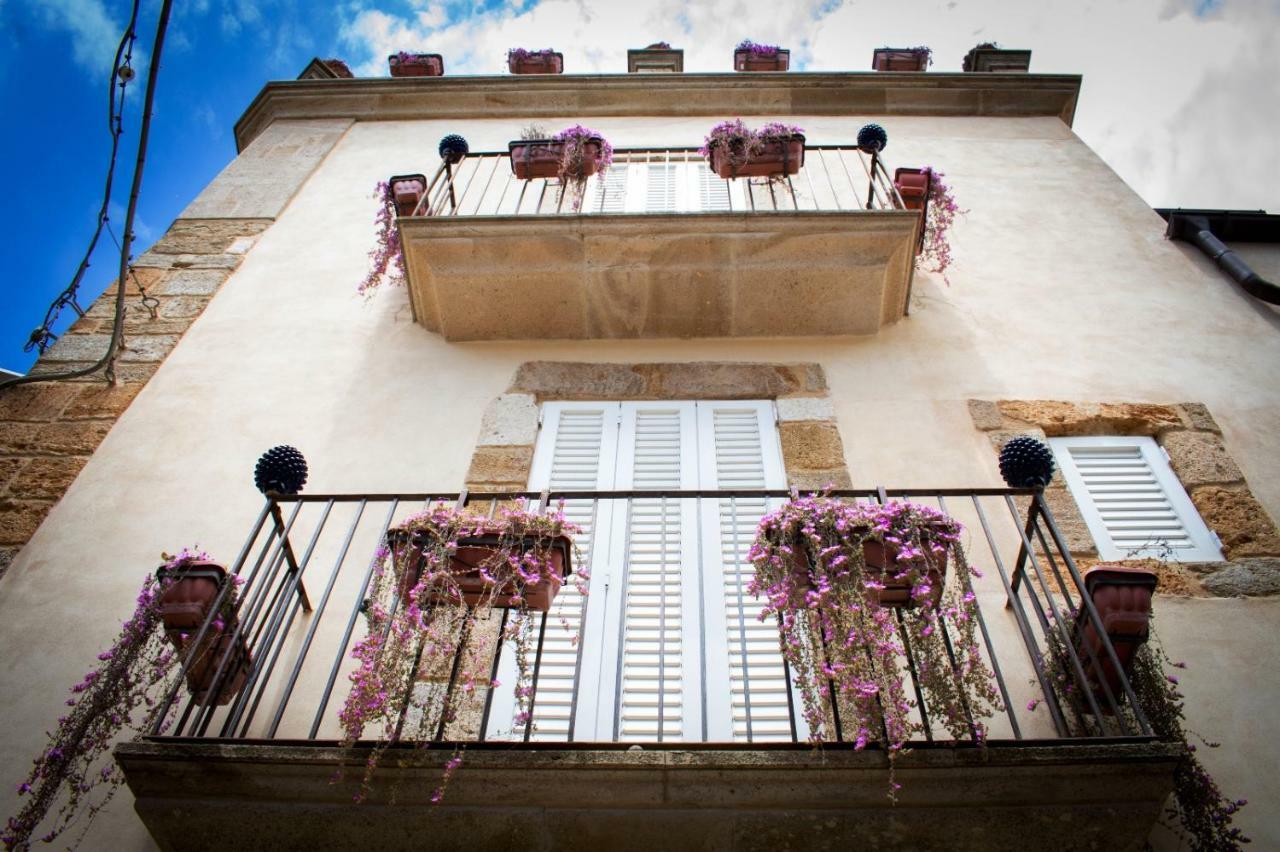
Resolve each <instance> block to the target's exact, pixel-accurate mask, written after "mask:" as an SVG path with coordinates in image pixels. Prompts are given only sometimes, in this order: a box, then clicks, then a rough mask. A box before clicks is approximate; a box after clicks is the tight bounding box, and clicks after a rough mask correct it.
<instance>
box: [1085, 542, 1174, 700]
mask: <svg viewBox="0 0 1280 852" xmlns="http://www.w3.org/2000/svg"><path fill="white" fill-rule="evenodd" d="M1156 584H1157V579H1156V575H1155V574H1154V573H1153V572H1151V571H1148V570H1146V569H1145V568H1128V567H1125V566H1123V565H1108V564H1100V565H1095V566H1094V567H1093V568H1090V569H1089V570H1088V571H1086V572H1085V575H1084V586H1085V590H1086V591H1087V592H1088V594H1089V597H1090V598H1091V599H1092V600H1093V605H1094V607H1095V608H1096V609H1097V610H1098V616H1099V618H1100V619H1101V621H1102V628H1103V630H1105V631H1106V634H1107V636H1108V637H1109V638H1110V639H1111V644H1112V646H1113V647H1114V648H1115V649H1116V658H1117V659H1118V660H1119V661H1120V667H1121V669H1122V670H1123V671H1124V674H1125V675H1126V676H1127V675H1128V674H1129V672H1130V671H1132V669H1133V658H1134V656H1135V655H1136V654H1137V653H1138V649H1139V648H1141V647H1142V645H1143V644H1144V643H1145V642H1146V641H1147V638H1148V637H1149V636H1150V635H1151V597H1152V595H1153V594H1154V593H1155V590H1156ZM1073 633H1074V636H1075V648H1076V654H1077V655H1078V656H1079V657H1080V663H1081V665H1082V666H1083V667H1084V674H1085V678H1086V680H1087V681H1088V684H1089V689H1090V690H1091V691H1092V692H1093V695H1094V698H1096V699H1097V700H1098V701H1099V702H1105V701H1106V692H1105V690H1104V689H1103V686H1102V685H1103V684H1104V683H1105V684H1106V685H1107V687H1109V688H1110V690H1111V695H1112V696H1113V697H1115V699H1116V700H1117V701H1119V700H1120V698H1121V696H1122V695H1123V694H1124V690H1123V688H1122V687H1121V685H1120V680H1121V678H1120V672H1119V671H1117V669H1116V667H1115V664H1114V663H1112V662H1111V655H1110V654H1108V653H1107V652H1106V650H1105V649H1104V648H1103V647H1102V637H1101V636H1100V635H1099V633H1098V631H1097V630H1096V629H1095V628H1094V625H1093V620H1092V619H1090V618H1089V614H1088V613H1087V612H1086V611H1084V609H1083V607H1082V608H1081V611H1080V613H1079V614H1078V615H1077V616H1076V622H1075V629H1074V631H1073ZM1090 652H1092V654H1091V653H1090ZM1095 657H1096V658H1097V663H1096V664H1095V663H1094V658H1095ZM1104 709H1108V708H1105V707H1104Z"/></svg>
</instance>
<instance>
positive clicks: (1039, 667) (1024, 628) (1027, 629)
mask: <svg viewBox="0 0 1280 852" xmlns="http://www.w3.org/2000/svg"><path fill="white" fill-rule="evenodd" d="M970 499H971V500H972V501H973V508H974V510H975V511H977V513H978V521H979V522H980V523H981V524H982V532H983V533H984V534H985V535H986V537H987V545H988V547H989V548H990V549H991V556H992V559H994V560H995V564H996V573H998V574H999V575H1000V581H1001V582H1002V583H1003V584H1004V590H1005V595H1006V596H1007V598H1008V599H1009V600H1010V601H1012V603H1013V618H1014V621H1015V622H1017V625H1018V632H1019V633H1021V634H1022V644H1023V645H1024V646H1025V647H1026V649H1027V655H1028V656H1029V657H1030V658H1031V667H1032V668H1033V669H1034V670H1035V673H1036V679H1037V680H1038V681H1039V682H1040V692H1041V694H1042V695H1043V696H1044V699H1045V705H1046V706H1047V707H1048V708H1049V717H1050V719H1052V721H1053V727H1054V730H1055V731H1057V732H1058V736H1060V737H1065V736H1066V735H1067V720H1066V717H1064V716H1063V715H1062V708H1061V707H1060V706H1059V705H1058V697H1057V693H1055V692H1054V691H1053V689H1051V688H1050V686H1049V675H1048V674H1047V673H1046V672H1045V670H1044V661H1043V659H1042V658H1041V654H1040V646H1039V644H1038V643H1037V642H1036V637H1035V633H1034V631H1032V629H1031V621H1030V619H1028V618H1027V613H1026V610H1025V609H1023V607H1022V600H1021V599H1020V598H1019V597H1018V596H1017V595H1016V594H1014V592H1013V588H1012V587H1011V585H1010V583H1009V575H1008V573H1007V572H1006V571H1005V567H1004V560H1003V559H1002V558H1001V557H1000V548H999V547H997V546H996V542H995V538H994V537H993V536H992V534H991V526H990V524H989V523H988V522H987V513H986V512H984V511H983V510H982V503H981V501H979V500H978V497H977V495H971V497H970ZM993 656H994V655H993ZM1005 702H1006V705H1005V706H1006V709H1007V710H1008V712H1009V720H1010V722H1011V723H1012V724H1013V725H1014V727H1015V728H1016V727H1017V724H1018V723H1017V720H1016V718H1015V716H1014V710H1013V704H1011V703H1009V701H1008V698H1007V697H1006V699H1005Z"/></svg>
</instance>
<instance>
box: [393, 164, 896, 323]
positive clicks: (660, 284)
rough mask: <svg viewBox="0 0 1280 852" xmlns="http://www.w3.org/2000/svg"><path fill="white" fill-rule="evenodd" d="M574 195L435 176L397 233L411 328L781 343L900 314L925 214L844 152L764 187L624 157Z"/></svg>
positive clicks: (483, 167)
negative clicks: (578, 196)
mask: <svg viewBox="0 0 1280 852" xmlns="http://www.w3.org/2000/svg"><path fill="white" fill-rule="evenodd" d="M570 196H571V193H569V192H566V188H565V187H564V186H562V185H561V184H560V183H559V181H557V180H555V179H533V180H527V181H526V180H516V179H515V178H514V177H513V176H512V170H511V159H510V155H509V154H507V153H490V154H473V155H469V156H467V157H465V158H464V159H463V160H462V162H461V163H459V164H457V165H455V166H445V165H442V166H441V168H440V171H439V172H438V173H437V174H436V175H435V177H434V178H433V180H432V181H431V183H430V186H429V188H428V191H427V193H426V196H425V197H424V199H423V202H422V203H421V205H420V206H419V207H418V209H417V211H416V212H415V215H413V216H406V217H401V218H400V220H399V226H400V233H401V237H402V242H403V245H404V251H405V261H406V267H407V274H408V279H409V291H410V297H411V300H412V304H413V310H414V315H415V317H416V318H417V320H418V322H420V323H422V324H423V325H424V326H426V327H427V328H429V329H431V330H432V331H436V332H438V333H440V334H442V335H443V336H444V337H445V338H446V339H448V340H496V339H514V340H529V339H557V338H559V339H563V338H570V339H574V338H576V339H582V338H593V339H598V338H658V337H686V338H687V337H777V336H815V335H846V334H872V333H875V332H876V331H878V330H879V329H880V327H881V326H883V325H885V324H888V323H892V322H895V321H897V320H898V319H900V318H901V317H902V316H903V315H904V314H905V313H906V310H907V301H908V296H909V294H910V289H911V281H912V276H913V274H914V261H915V246H916V244H917V243H918V241H919V228H920V227H921V223H920V214H919V213H918V212H916V211H911V210H907V209H906V208H905V206H904V205H903V202H902V199H901V197H900V196H899V194H898V192H897V190H896V189H895V188H894V186H893V182H892V180H891V179H890V177H889V175H888V173H887V171H886V170H885V167H884V165H883V163H882V162H881V161H880V159H879V157H878V156H871V155H867V154H865V153H863V152H862V151H860V150H859V149H857V148H854V147H838V146H809V148H808V149H807V151H806V158H805V162H804V165H803V166H802V167H801V168H800V170H799V173H798V174H796V175H794V176H791V177H787V178H785V179H780V180H774V181H769V180H767V179H756V178H737V179H733V180H722V179H720V178H719V177H717V176H716V175H715V174H714V173H713V172H712V171H711V170H710V169H709V168H708V166H707V165H706V163H705V162H704V161H703V159H702V158H701V156H699V155H698V153H697V152H696V151H694V150H693V149H644V150H639V149H637V150H620V151H616V152H615V153H614V165H613V166H612V167H611V168H610V169H608V171H607V172H605V175H604V177H603V178H601V177H600V176H594V175H593V176H592V177H591V178H590V179H589V180H588V182H587V185H586V187H585V191H584V192H583V195H582V197H581V199H580V201H579V202H578V203H577V204H575V202H574V201H573V199H572V197H570ZM512 306H519V310H511V308H512Z"/></svg>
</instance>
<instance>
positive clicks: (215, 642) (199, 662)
mask: <svg viewBox="0 0 1280 852" xmlns="http://www.w3.org/2000/svg"><path fill="white" fill-rule="evenodd" d="M157 573H158V575H159V576H160V577H161V579H164V578H165V576H166V573H167V572H165V571H164V569H161V570H160V571H159V572H157ZM173 574H174V576H176V577H177V578H178V579H177V580H175V581H174V582H173V583H171V584H169V586H168V587H167V588H165V589H164V591H163V592H161V594H160V620H161V621H162V622H163V624H164V630H165V635H166V636H167V637H168V639H169V642H170V643H171V644H172V645H173V647H174V648H176V649H177V650H178V652H179V654H180V655H181V657H182V659H183V660H186V659H188V658H190V659H191V665H190V667H189V668H188V669H187V688H188V689H189V690H190V691H191V693H192V694H193V695H194V696H195V697H196V699H197V700H198V701H203V700H204V698H205V696H206V695H207V694H208V692H209V690H210V689H211V688H212V687H213V680H214V676H215V675H216V674H217V672H218V665H219V663H220V662H221V660H222V658H223V656H224V655H226V654H228V653H231V649H232V648H233V647H234V649H235V650H234V654H233V657H232V659H231V660H230V661H229V662H228V663H227V665H226V666H225V667H224V670H223V676H222V687H221V688H220V689H219V690H218V695H217V697H216V698H215V699H214V700H213V702H212V703H214V704H226V703H228V702H229V701H231V699H232V698H234V697H235V696H236V695H237V694H238V693H239V692H240V689H241V688H242V687H243V686H244V682H245V679H246V678H247V677H248V676H249V666H250V663H251V662H252V661H251V659H250V657H249V649H248V647H247V646H246V645H245V641H244V637H243V636H238V637H236V640H235V643H234V645H233V643H232V640H231V633H232V632H233V631H234V630H235V617H234V615H228V616H227V617H226V619H225V621H224V623H223V625H222V627H221V628H219V627H218V626H217V625H216V624H210V625H209V628H208V630H206V631H205V635H204V638H203V639H202V640H201V642H200V645H199V647H198V648H197V647H195V645H194V643H195V638H196V635H197V634H198V633H199V632H200V626H201V625H202V624H204V622H205V619H207V618H208V617H209V614H210V613H212V612H213V605H214V602H215V601H216V600H217V598H218V592H219V591H220V590H221V588H222V585H223V584H224V583H225V582H227V569H226V568H224V567H222V566H221V565H219V564H218V563H216V562H206V561H203V560H200V561H191V562H188V563H186V565H184V566H183V567H182V568H181V569H179V570H178V571H175V572H173Z"/></svg>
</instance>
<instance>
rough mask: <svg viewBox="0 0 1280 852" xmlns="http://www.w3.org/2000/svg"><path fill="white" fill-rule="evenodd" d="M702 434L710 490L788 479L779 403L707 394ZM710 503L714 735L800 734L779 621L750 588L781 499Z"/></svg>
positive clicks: (707, 567) (707, 543)
mask: <svg viewBox="0 0 1280 852" xmlns="http://www.w3.org/2000/svg"><path fill="white" fill-rule="evenodd" d="M698 440H699V453H698V455H699V463H700V468H701V477H700V479H701V483H700V485H701V487H702V488H704V489H712V488H714V489H720V490H729V489H783V488H785V487H786V477H785V475H784V474H783V468H782V453H781V449H780V447H779V444H778V435H777V429H776V427H775V423H774V414H773V405H772V403H769V402H699V403H698ZM703 502H704V505H703V507H702V539H703V548H704V553H703V576H704V597H705V598H706V602H707V603H706V611H707V616H706V625H705V628H704V629H705V634H706V637H707V662H706V669H707V696H708V719H709V727H710V732H709V733H710V739H712V740H720V741H724V740H733V741H736V742H762V741H770V740H775V741H776V740H790V739H791V737H792V730H791V723H790V712H789V703H788V692H789V691H790V689H791V685H790V684H789V683H788V682H787V676H786V671H785V669H784V667H783V662H782V654H781V652H780V651H779V648H778V626H777V623H776V622H775V621H773V620H772V619H770V620H767V621H761V620H760V617H759V616H760V611H761V609H762V608H763V602H762V601H760V600H758V599H756V598H755V597H753V596H752V595H751V594H750V593H749V592H748V591H747V587H748V586H749V585H750V582H751V578H752V575H753V573H754V569H753V567H752V565H751V563H750V562H749V561H748V560H747V554H748V553H749V551H750V550H751V543H752V541H753V540H754V538H755V533H756V527H757V525H758V524H759V523H760V518H761V517H762V516H763V515H764V514H765V512H766V511H768V510H769V509H770V508H771V507H772V506H773V505H776V504H777V503H779V502H780V501H779V500H765V499H763V498H747V497H738V498H733V497H728V498H720V499H715V500H706V501H703ZM792 698H793V699H794V698H795V697H794V696H792ZM797 706H798V705H797ZM796 733H797V735H798V736H800V737H804V736H806V735H807V732H806V731H803V730H799V731H797V732H796Z"/></svg>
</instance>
